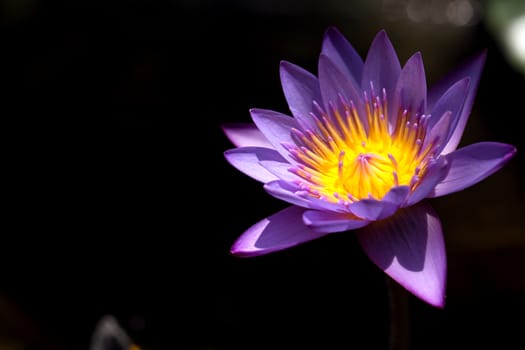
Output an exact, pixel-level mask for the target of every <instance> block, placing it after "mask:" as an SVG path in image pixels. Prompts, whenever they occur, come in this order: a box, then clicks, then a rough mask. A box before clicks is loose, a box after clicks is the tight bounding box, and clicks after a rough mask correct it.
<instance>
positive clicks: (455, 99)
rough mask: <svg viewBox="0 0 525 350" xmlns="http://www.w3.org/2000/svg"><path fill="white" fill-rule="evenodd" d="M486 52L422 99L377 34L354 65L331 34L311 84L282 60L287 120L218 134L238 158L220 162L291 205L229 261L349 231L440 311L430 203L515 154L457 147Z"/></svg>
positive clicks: (257, 119)
mask: <svg viewBox="0 0 525 350" xmlns="http://www.w3.org/2000/svg"><path fill="white" fill-rule="evenodd" d="M485 58H486V50H483V51H482V52H480V53H479V54H477V55H476V56H474V57H472V58H470V59H469V60H468V61H467V62H465V63H464V64H463V65H461V66H460V67H459V68H457V69H455V70H454V71H453V72H451V73H450V74H449V75H447V76H446V77H445V78H443V79H441V80H440V81H439V82H438V83H437V84H436V85H435V86H433V87H432V88H431V89H429V90H428V92H427V84H426V77H425V71H424V66H423V60H422V56H421V53H419V52H417V53H415V54H414V55H412V56H411V57H410V58H409V59H408V60H407V62H406V63H405V64H404V66H403V67H401V65H400V62H399V59H398V57H397V54H396V52H395V50H394V48H393V45H392V43H391V41H390V40H389V38H388V36H387V34H386V32H385V31H380V32H379V33H378V34H377V35H376V36H375V38H374V40H373V42H372V44H371V46H370V48H369V51H368V54H367V56H366V58H365V59H364V60H363V59H362V58H361V57H360V56H359V54H358V53H357V52H356V50H355V49H354V48H353V47H352V46H351V44H350V43H349V42H348V41H347V40H346V38H345V37H344V36H343V35H342V34H341V33H340V32H339V31H338V30H337V29H336V28H334V27H330V28H328V29H327V31H326V32H325V35H324V37H323V41H322V50H321V54H320V57H319V64H318V75H317V76H315V75H314V74H312V73H310V72H308V71H307V70H305V69H303V68H301V67H299V66H297V65H294V64H292V63H290V62H284V61H283V62H281V64H280V78H281V83H282V88H283V91H284V95H285V97H286V101H287V102H288V106H289V109H290V112H291V116H289V115H286V114H282V113H279V112H276V111H272V110H265V109H251V110H250V114H251V117H252V120H253V122H254V124H251V123H246V124H243V123H240V124H225V125H223V126H222V128H223V131H224V132H225V134H226V136H227V137H228V139H229V140H230V141H231V142H232V143H233V144H234V145H235V146H236V148H233V149H230V150H227V151H225V153H224V155H225V158H226V160H227V161H228V162H229V163H230V164H231V165H233V166H234V167H235V168H237V169H238V170H240V171H241V172H243V173H244V174H246V175H248V176H250V177H252V178H253V179H255V180H257V181H259V182H262V183H263V184H264V189H265V190H266V191H267V192H268V193H269V194H270V195H272V196H274V197H276V198H278V199H280V200H283V201H285V202H287V203H289V204H290V206H288V207H286V208H285V209H283V210H281V211H279V212H277V213H275V214H273V215H271V216H269V217H267V218H265V219H263V220H261V221H260V222H258V223H256V224H255V225H253V226H252V227H250V228H248V229H247V230H246V232H244V233H243V234H242V235H241V236H240V237H239V238H238V239H237V240H236V241H235V242H234V244H233V246H232V248H231V253H232V254H233V255H235V256H240V257H252V256H258V255H262V254H268V253H271V252H276V251H280V250H282V249H286V248H290V247H293V246H296V245H298V244H301V243H303V242H307V241H311V240H314V239H317V238H320V237H322V236H325V235H327V234H329V233H335V232H342V231H350V232H351V233H353V234H355V235H356V236H357V239H358V240H359V242H360V245H361V247H362V248H363V249H364V252H365V253H366V255H367V256H368V257H369V258H370V259H371V261H372V262H373V263H375V264H376V265H377V266H378V267H379V268H381V269H382V270H383V271H384V272H385V273H386V274H388V275H389V276H390V277H391V278H392V279H394V280H395V281H397V283H399V284H401V285H402V286H404V288H405V289H407V290H408V291H410V292H411V293H412V294H413V295H415V296H416V297H418V298H420V299H422V300H424V301H425V302H427V303H429V304H430V305H433V306H435V307H439V308H442V307H444V305H445V294H446V293H445V289H446V264H447V261H446V254H445V246H444V239H443V232H442V227H441V223H440V220H439V218H438V215H437V214H436V212H435V211H434V210H433V209H432V207H431V206H430V204H429V203H428V198H434V197H440V196H444V195H447V194H450V193H453V192H457V191H461V190H463V189H465V188H467V187H469V186H472V185H474V184H476V183H478V182H479V181H481V180H483V179H485V178H486V177H488V176H489V175H491V174H493V173H494V172H495V171H497V170H498V169H500V168H501V167H502V166H503V165H504V164H505V163H507V162H508V161H509V159H511V158H512V156H513V155H514V154H515V152H516V149H515V147H513V146H512V145H508V144H503V143H497V142H480V143H474V144H471V145H468V146H465V147H462V148H459V149H456V148H457V146H458V144H459V142H460V139H461V136H462V134H463V131H464V128H465V125H466V123H467V119H468V117H469V114H470V111H471V108H472V105H473V101H474V97H475V94H476V90H477V86H478V83H479V80H480V75H481V71H482V68H483V65H484V62H485Z"/></svg>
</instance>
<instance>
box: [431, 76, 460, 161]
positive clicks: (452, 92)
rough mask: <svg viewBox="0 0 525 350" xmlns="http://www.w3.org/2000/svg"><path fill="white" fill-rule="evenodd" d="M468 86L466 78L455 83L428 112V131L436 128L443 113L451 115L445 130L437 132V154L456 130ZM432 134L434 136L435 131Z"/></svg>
mask: <svg viewBox="0 0 525 350" xmlns="http://www.w3.org/2000/svg"><path fill="white" fill-rule="evenodd" d="M469 85H470V78H468V77H467V78H464V79H461V80H459V81H458V82H456V83H455V84H454V85H452V86H451V87H450V88H449V89H448V90H447V91H446V92H445V93H444V94H443V95H442V96H441V98H440V99H439V100H438V101H437V102H436V104H435V106H434V109H433V110H432V111H431V112H430V113H431V117H430V118H429V120H428V125H427V127H428V128H429V129H433V128H436V124H438V123H439V122H440V121H441V120H440V118H441V117H442V116H443V115H445V113H447V112H450V113H451V120H450V123H449V126H448V127H447V128H446V130H445V129H443V130H442V131H440V132H439V137H440V140H441V142H442V146H441V147H440V148H439V149H438V153H441V151H442V150H443V148H445V146H446V145H447V142H448V140H449V139H450V137H451V136H452V134H453V133H454V131H455V130H456V126H457V124H458V122H459V118H460V116H461V110H462V108H463V105H464V103H465V98H466V97H467V92H468V87H469ZM434 134H436V132H435V131H434ZM436 136H437V135H436ZM429 139H431V138H429Z"/></svg>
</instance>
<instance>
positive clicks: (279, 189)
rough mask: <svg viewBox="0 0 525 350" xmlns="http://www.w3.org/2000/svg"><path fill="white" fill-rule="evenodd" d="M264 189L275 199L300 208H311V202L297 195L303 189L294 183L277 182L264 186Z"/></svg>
mask: <svg viewBox="0 0 525 350" xmlns="http://www.w3.org/2000/svg"><path fill="white" fill-rule="evenodd" d="M264 189H265V190H266V192H268V193H269V194H270V195H272V196H273V197H275V198H277V199H280V200H282V201H285V202H287V203H290V204H294V205H297V206H299V207H304V208H310V202H309V201H308V200H307V199H305V198H304V197H302V196H299V195H298V194H297V193H298V192H299V191H301V188H300V187H299V186H297V185H295V184H293V183H289V182H287V181H283V180H275V181H271V182H268V183H266V184H265V185H264Z"/></svg>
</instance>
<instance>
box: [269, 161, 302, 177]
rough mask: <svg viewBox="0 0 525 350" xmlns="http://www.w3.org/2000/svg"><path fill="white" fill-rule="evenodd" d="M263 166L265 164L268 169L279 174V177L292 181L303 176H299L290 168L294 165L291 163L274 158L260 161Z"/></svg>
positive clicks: (276, 174)
mask: <svg viewBox="0 0 525 350" xmlns="http://www.w3.org/2000/svg"><path fill="white" fill-rule="evenodd" d="M260 164H261V166H263V167H264V168H265V169H266V170H268V171H269V172H271V173H272V174H274V175H275V176H277V177H278V178H279V179H281V180H284V181H287V182H292V181H297V180H300V179H301V178H300V177H299V176H297V175H296V174H294V173H292V172H290V168H291V167H292V166H291V165H290V163H287V162H286V163H283V162H276V161H273V160H264V161H261V162H260Z"/></svg>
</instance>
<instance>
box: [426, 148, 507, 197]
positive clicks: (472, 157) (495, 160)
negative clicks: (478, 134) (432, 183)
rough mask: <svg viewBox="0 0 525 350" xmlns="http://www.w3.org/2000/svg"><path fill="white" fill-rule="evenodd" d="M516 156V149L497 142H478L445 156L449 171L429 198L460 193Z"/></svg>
mask: <svg viewBox="0 0 525 350" xmlns="http://www.w3.org/2000/svg"><path fill="white" fill-rule="evenodd" d="M514 154H516V148H515V147H514V146H511V145H507V144H504V143H498V142H479V143H475V144H472V145H468V146H466V147H463V148H460V149H458V150H456V151H454V152H452V153H450V154H448V155H447V156H446V158H447V161H448V162H449V163H450V170H449V171H448V173H447V175H446V176H445V178H444V179H443V180H442V181H441V182H440V183H439V184H437V185H436V187H435V189H434V191H433V192H432V193H431V195H429V197H439V196H444V195H446V194H449V193H453V192H457V191H461V190H463V189H465V188H467V187H469V186H472V185H474V184H476V183H478V182H480V181H481V180H483V179H485V178H487V177H488V176H490V175H492V174H493V173H494V172H496V171H497V170H499V169H500V168H501V167H502V166H503V165H505V163H507V162H508V161H509V160H510V159H511V158H512V157H513V156H514Z"/></svg>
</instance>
